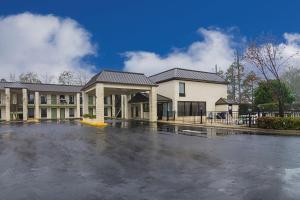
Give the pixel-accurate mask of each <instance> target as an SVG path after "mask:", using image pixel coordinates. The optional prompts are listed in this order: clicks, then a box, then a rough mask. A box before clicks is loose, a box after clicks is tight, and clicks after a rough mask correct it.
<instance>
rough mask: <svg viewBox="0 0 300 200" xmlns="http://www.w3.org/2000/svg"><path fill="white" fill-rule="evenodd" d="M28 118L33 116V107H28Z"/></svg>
mask: <svg viewBox="0 0 300 200" xmlns="http://www.w3.org/2000/svg"><path fill="white" fill-rule="evenodd" d="M28 118H34V108H28Z"/></svg>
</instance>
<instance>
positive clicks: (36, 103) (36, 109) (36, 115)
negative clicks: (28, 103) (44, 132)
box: [34, 92, 40, 119]
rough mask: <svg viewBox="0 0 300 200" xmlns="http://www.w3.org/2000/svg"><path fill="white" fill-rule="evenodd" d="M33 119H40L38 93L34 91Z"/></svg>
mask: <svg viewBox="0 0 300 200" xmlns="http://www.w3.org/2000/svg"><path fill="white" fill-rule="evenodd" d="M34 119H40V93H39V92H35V93H34Z"/></svg>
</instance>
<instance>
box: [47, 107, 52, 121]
mask: <svg viewBox="0 0 300 200" xmlns="http://www.w3.org/2000/svg"><path fill="white" fill-rule="evenodd" d="M47 119H51V108H47Z"/></svg>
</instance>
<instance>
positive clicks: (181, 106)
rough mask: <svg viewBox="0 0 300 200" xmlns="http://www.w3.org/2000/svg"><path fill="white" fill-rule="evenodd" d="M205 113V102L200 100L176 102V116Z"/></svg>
mask: <svg viewBox="0 0 300 200" xmlns="http://www.w3.org/2000/svg"><path fill="white" fill-rule="evenodd" d="M201 111H202V115H206V102H200V101H195V102H191V101H179V102H178V109H177V112H178V116H179V117H182V116H201Z"/></svg>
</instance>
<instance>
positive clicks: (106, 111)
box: [104, 107, 108, 116]
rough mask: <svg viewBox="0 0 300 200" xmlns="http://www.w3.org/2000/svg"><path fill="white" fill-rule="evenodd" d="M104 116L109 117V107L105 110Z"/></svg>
mask: <svg viewBox="0 0 300 200" xmlns="http://www.w3.org/2000/svg"><path fill="white" fill-rule="evenodd" d="M104 116H108V109H107V107H105V108H104Z"/></svg>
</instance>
